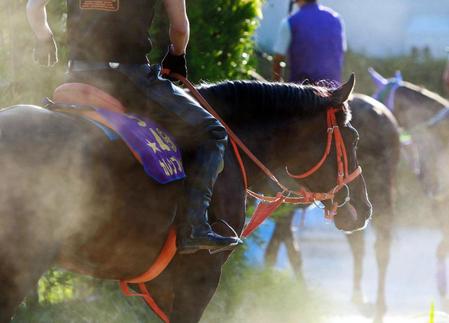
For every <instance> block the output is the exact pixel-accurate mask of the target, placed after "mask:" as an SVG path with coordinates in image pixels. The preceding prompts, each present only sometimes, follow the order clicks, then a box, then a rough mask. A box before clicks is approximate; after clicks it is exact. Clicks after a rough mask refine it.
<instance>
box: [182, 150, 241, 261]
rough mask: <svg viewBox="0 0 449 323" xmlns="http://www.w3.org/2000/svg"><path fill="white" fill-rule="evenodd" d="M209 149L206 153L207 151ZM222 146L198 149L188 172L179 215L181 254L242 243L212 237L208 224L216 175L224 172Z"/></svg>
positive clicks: (212, 232) (232, 239) (235, 240)
mask: <svg viewBox="0 0 449 323" xmlns="http://www.w3.org/2000/svg"><path fill="white" fill-rule="evenodd" d="M207 148H209V149H207ZM223 155H224V144H223V143H221V142H214V143H213V147H212V148H211V145H209V147H207V146H206V145H203V146H201V147H200V148H199V149H198V150H197V151H196V152H195V156H194V158H193V163H192V164H191V167H190V169H188V170H187V179H186V181H185V195H184V199H185V200H184V199H182V200H183V202H182V203H181V205H180V210H179V212H178V215H179V216H178V230H177V231H178V235H177V248H178V252H179V253H181V254H187V253H194V252H196V251H198V250H204V249H207V250H217V249H221V248H226V247H232V246H236V245H238V244H239V243H241V240H240V239H239V238H238V237H224V236H221V235H219V234H217V233H215V232H214V231H213V230H212V228H211V226H210V225H209V223H208V219H207V209H208V207H209V204H210V201H211V197H212V190H213V186H214V183H215V180H216V179H217V176H218V174H219V173H220V172H221V170H222V169H223Z"/></svg>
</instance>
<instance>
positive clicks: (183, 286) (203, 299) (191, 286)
mask: <svg viewBox="0 0 449 323" xmlns="http://www.w3.org/2000/svg"><path fill="white" fill-rule="evenodd" d="M222 257H223V255H220V254H217V255H214V256H211V255H208V254H207V253H206V252H197V253H196V254H193V255H185V256H180V257H179V259H178V265H179V267H177V268H178V270H176V272H175V275H176V277H174V278H175V280H174V287H175V288H174V291H175V294H174V302H173V311H172V312H171V315H170V323H196V322H198V321H199V320H200V318H201V316H202V314H203V312H204V310H205V309H206V306H207V304H208V303H209V301H210V299H211V298H212V296H213V295H214V293H215V290H216V289H217V286H218V282H219V280H220V275H221V266H222V264H223V261H224V260H223V258H222Z"/></svg>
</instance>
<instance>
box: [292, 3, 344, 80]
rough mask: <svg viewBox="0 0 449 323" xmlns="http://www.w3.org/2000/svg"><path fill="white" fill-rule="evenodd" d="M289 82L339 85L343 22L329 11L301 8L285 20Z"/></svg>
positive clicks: (307, 6)
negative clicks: (322, 82)
mask: <svg viewBox="0 0 449 323" xmlns="http://www.w3.org/2000/svg"><path fill="white" fill-rule="evenodd" d="M288 23H289V25H290V30H291V43H290V48H289V53H288V55H289V63H290V81H291V82H301V81H304V80H305V79H309V80H310V81H312V82H317V81H319V80H328V81H337V82H339V83H340V82H341V76H342V69H343V56H344V51H345V49H346V41H345V36H344V27H343V22H342V21H341V19H340V17H339V16H338V14H337V13H336V12H334V11H333V10H332V9H330V8H327V7H324V6H321V5H318V4H316V3H311V4H305V5H303V6H302V7H301V9H300V10H299V11H298V12H296V13H295V14H293V15H292V16H290V17H289V19H288Z"/></svg>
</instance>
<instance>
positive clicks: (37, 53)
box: [33, 36, 58, 67]
mask: <svg viewBox="0 0 449 323" xmlns="http://www.w3.org/2000/svg"><path fill="white" fill-rule="evenodd" d="M33 59H34V61H35V62H36V63H38V64H40V65H43V66H47V67H50V66H53V65H55V64H56V63H57V62H58V47H57V46H56V42H55V39H54V38H53V36H51V37H50V38H48V39H45V40H39V39H37V40H36V44H35V46H34V50H33Z"/></svg>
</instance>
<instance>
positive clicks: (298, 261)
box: [284, 209, 306, 286]
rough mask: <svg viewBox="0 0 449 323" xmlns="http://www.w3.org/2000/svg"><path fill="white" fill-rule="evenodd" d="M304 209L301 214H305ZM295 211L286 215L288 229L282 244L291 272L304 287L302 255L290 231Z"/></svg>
mask: <svg viewBox="0 0 449 323" xmlns="http://www.w3.org/2000/svg"><path fill="white" fill-rule="evenodd" d="M305 212H306V209H303V214H305ZM294 214H295V211H293V212H292V213H291V214H289V215H288V218H289V221H288V228H287V230H285V234H286V235H285V237H284V243H285V247H286V248H287V255H288V259H289V260H290V264H291V265H292V267H293V272H294V273H295V276H296V278H297V279H298V281H299V282H301V283H302V284H303V285H304V286H305V281H304V275H303V271H302V255H301V250H300V248H299V244H298V241H295V237H294V236H293V231H292V229H291V223H292V220H293V216H294Z"/></svg>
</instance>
